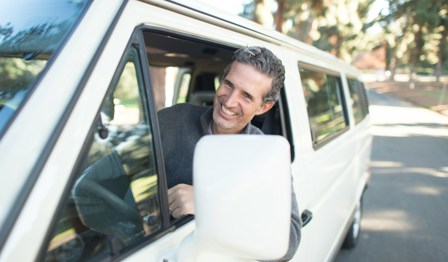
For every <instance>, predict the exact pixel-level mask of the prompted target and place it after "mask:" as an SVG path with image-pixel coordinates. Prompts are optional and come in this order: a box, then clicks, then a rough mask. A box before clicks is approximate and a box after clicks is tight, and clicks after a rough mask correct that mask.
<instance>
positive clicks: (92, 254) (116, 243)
mask: <svg viewBox="0 0 448 262" xmlns="http://www.w3.org/2000/svg"><path fill="white" fill-rule="evenodd" d="M137 53H138V52H137V50H134V49H131V50H130V51H129V52H128V54H127V56H126V57H127V61H126V63H125V65H124V67H123V68H122V69H121V70H120V71H119V72H120V74H119V76H120V77H119V78H118V81H116V83H113V85H112V90H110V94H109V95H107V96H106V98H105V101H104V103H103V105H102V107H101V111H100V114H99V116H98V120H97V123H96V124H95V129H94V137H93V140H92V142H91V144H90V146H89V147H88V148H89V149H88V153H87V156H86V157H85V159H84V161H83V164H82V167H81V168H80V170H79V172H78V174H77V176H76V178H75V183H74V185H73V187H72V188H71V190H70V194H69V196H68V198H67V200H66V203H65V206H64V208H63V210H62V212H61V213H60V215H59V220H58V223H57V225H56V227H55V229H54V231H53V233H52V236H51V242H50V244H49V246H48V248H47V253H46V260H48V261H88V260H109V259H110V256H112V255H113V254H118V253H120V252H121V251H122V250H123V249H124V248H126V247H128V246H129V245H132V244H133V243H135V242H138V241H139V240H141V239H143V238H145V237H147V236H149V235H152V234H154V233H155V232H157V231H158V230H160V229H161V225H162V223H161V221H162V219H161V212H160V203H159V196H158V178H157V171H156V170H157V169H156V160H155V155H154V150H153V148H154V146H153V136H152V131H151V126H150V117H149V113H148V110H147V109H146V108H147V106H145V105H147V104H148V101H147V99H146V98H145V97H146V96H145V92H144V90H145V89H144V88H143V84H142V80H141V79H142V78H141V72H140V70H139V69H140V68H141V67H140V62H139V59H138V56H137Z"/></svg>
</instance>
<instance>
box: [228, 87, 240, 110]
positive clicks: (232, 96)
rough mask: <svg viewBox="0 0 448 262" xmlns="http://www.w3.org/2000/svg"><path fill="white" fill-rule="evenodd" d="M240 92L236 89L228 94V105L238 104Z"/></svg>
mask: <svg viewBox="0 0 448 262" xmlns="http://www.w3.org/2000/svg"><path fill="white" fill-rule="evenodd" d="M238 99H239V98H238V92H236V91H235V90H232V91H231V92H230V93H229V94H228V95H227V99H226V104H225V106H226V107H234V106H236V105H237V104H238Z"/></svg>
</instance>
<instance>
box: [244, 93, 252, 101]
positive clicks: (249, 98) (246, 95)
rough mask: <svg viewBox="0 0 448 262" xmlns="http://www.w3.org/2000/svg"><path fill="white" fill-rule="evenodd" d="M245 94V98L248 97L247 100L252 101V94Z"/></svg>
mask: <svg viewBox="0 0 448 262" xmlns="http://www.w3.org/2000/svg"><path fill="white" fill-rule="evenodd" d="M243 96H244V98H246V99H247V100H249V101H251V102H252V100H253V99H252V96H251V95H249V94H244V95H243Z"/></svg>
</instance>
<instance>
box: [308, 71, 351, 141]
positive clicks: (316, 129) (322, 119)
mask: <svg viewBox="0 0 448 262" xmlns="http://www.w3.org/2000/svg"><path fill="white" fill-rule="evenodd" d="M300 77H301V79H302V87H303V92H304V95H305V99H306V102H307V111H308V118H309V122H310V127H311V134H312V139H313V144H314V145H318V144H320V143H321V142H326V141H328V140H329V139H330V138H331V137H334V135H336V134H339V133H340V132H341V131H342V130H344V129H346V128H347V121H346V118H345V115H346V114H345V112H344V110H345V109H344V107H343V103H342V96H341V85H340V78H339V77H336V76H333V75H329V74H326V73H323V72H318V71H313V70H310V69H307V68H301V69H300Z"/></svg>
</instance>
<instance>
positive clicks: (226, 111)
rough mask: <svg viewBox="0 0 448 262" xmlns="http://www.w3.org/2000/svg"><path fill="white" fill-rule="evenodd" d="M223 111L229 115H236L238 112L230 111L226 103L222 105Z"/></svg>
mask: <svg viewBox="0 0 448 262" xmlns="http://www.w3.org/2000/svg"><path fill="white" fill-rule="evenodd" d="M221 111H222V112H223V113H224V114H226V115H228V116H235V115H236V113H234V112H232V111H230V110H229V109H227V108H226V107H225V106H224V105H221Z"/></svg>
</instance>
